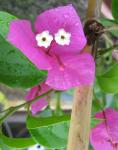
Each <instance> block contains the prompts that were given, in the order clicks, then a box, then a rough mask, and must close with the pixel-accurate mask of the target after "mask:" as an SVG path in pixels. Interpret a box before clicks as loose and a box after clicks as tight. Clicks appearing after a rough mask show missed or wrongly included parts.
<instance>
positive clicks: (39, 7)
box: [0, 0, 87, 21]
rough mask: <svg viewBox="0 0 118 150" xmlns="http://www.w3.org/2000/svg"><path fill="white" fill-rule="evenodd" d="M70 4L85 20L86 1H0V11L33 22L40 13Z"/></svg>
mask: <svg viewBox="0 0 118 150" xmlns="http://www.w3.org/2000/svg"><path fill="white" fill-rule="evenodd" d="M70 3H72V4H73V5H74V6H75V7H76V9H77V10H78V12H79V15H80V16H81V18H82V19H84V18H85V14H86V11H85V10H86V8H87V0H73V1H72V0H59V1H57V0H25V1H23V0H10V1H9V0H0V10H3V11H6V12H9V13H11V14H13V15H15V16H17V17H19V18H27V19H30V20H32V21H33V20H34V19H35V17H36V16H37V15H38V14H40V13H41V12H42V11H44V10H46V9H49V8H53V7H57V6H62V5H67V4H70Z"/></svg>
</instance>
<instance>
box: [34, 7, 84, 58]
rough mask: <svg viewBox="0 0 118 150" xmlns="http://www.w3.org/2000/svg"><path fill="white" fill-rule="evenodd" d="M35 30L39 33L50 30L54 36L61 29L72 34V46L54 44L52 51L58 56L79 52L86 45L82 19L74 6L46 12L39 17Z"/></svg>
mask: <svg viewBox="0 0 118 150" xmlns="http://www.w3.org/2000/svg"><path fill="white" fill-rule="evenodd" d="M35 28H36V32H37V33H41V32H42V31H44V30H48V31H49V32H50V33H51V34H52V35H53V36H54V35H55V34H56V33H57V32H58V30H59V29H64V30H65V31H66V32H68V33H70V34H71V39H70V45H68V46H67V45H65V46H62V45H59V44H57V43H56V42H55V43H54V44H53V46H52V50H53V52H55V53H56V54H62V55H63V54H64V53H75V52H79V51H81V50H82V49H83V48H84V46H85V44H86V38H85V35H84V32H83V28H82V24H81V21H80V18H79V16H78V14H77V12H76V11H75V9H74V8H73V6H72V5H68V6H63V7H58V8H55V9H50V10H48V11H45V12H44V13H42V14H41V15H39V16H38V17H37V19H36V23H35Z"/></svg>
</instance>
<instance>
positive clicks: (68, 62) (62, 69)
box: [8, 5, 95, 109]
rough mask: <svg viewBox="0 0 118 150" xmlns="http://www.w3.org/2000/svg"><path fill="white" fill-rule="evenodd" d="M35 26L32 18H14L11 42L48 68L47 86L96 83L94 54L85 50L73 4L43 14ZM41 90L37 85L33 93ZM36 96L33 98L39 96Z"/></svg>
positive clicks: (81, 31)
mask: <svg viewBox="0 0 118 150" xmlns="http://www.w3.org/2000/svg"><path fill="white" fill-rule="evenodd" d="M33 29H34V31H33V30H32V26H31V24H30V22H29V21H28V20H14V21H12V22H11V23H10V29H9V33H8V41H9V42H11V43H12V44H13V45H15V46H16V47H17V48H19V49H20V50H21V51H22V53H23V54H24V55H26V56H27V57H28V58H29V60H30V61H31V62H32V63H34V64H35V65H36V67H37V68H38V69H43V70H47V71H48V74H47V78H46V81H45V84H46V86H49V87H51V88H53V89H56V90H67V89H70V88H73V87H76V86H82V85H90V84H93V81H94V72H95V66H94V60H93V58H92V56H91V55H90V54H88V53H87V52H82V49H83V48H84V46H85V45H86V38H85V35H84V32H83V28H82V24H81V21H80V18H79V16H78V15H77V13H76V11H75V9H74V8H73V6H72V5H68V6H63V7H58V8H55V9H50V10H47V11H45V12H44V13H42V14H40V15H39V16H38V17H37V19H36V21H35V24H34V28H33ZM33 91H34V92H33ZM37 91H38V87H35V88H33V89H32V90H31V93H32V92H33V93H37ZM44 91H45V90H44ZM38 94H39V92H38ZM29 95H30V94H29ZM33 95H34V96H31V97H32V98H34V97H35V94H33ZM29 97H30V96H28V99H31V98H29ZM40 103H41V101H40ZM33 108H34V107H33ZM34 109H35V108H34Z"/></svg>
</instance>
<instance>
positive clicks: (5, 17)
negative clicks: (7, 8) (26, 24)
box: [0, 11, 17, 38]
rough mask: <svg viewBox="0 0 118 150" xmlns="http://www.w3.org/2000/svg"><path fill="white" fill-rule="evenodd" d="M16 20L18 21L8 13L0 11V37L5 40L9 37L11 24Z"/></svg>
mask: <svg viewBox="0 0 118 150" xmlns="http://www.w3.org/2000/svg"><path fill="white" fill-rule="evenodd" d="M15 19H17V18H16V17H15V16H13V15H11V14H9V13H7V12H3V11H0V35H2V36H3V37H4V38H6V37H7V34H8V31H9V24H10V22H11V21H12V20H15Z"/></svg>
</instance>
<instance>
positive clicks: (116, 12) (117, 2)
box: [112, 0, 118, 21]
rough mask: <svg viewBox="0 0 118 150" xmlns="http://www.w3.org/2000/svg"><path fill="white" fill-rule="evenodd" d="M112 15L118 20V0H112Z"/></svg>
mask: <svg viewBox="0 0 118 150" xmlns="http://www.w3.org/2000/svg"><path fill="white" fill-rule="evenodd" d="M112 15H113V17H114V19H115V20H117V21H118V0H112Z"/></svg>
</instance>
